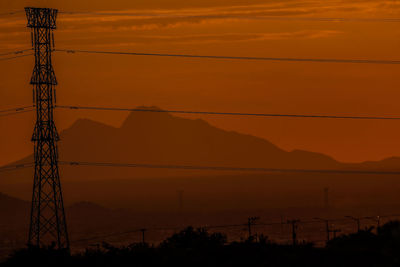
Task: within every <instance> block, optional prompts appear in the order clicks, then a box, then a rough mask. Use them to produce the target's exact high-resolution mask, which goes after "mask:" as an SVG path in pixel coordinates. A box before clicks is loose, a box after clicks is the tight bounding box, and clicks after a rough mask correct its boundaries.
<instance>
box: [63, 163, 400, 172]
mask: <svg viewBox="0 0 400 267" xmlns="http://www.w3.org/2000/svg"><path fill="white" fill-rule="evenodd" d="M59 163H60V164H61V165H71V166H95V167H125V168H146V169H180V170H199V171H205V170H212V171H234V172H274V173H325V174H368V175H400V171H363V170H345V169H343V170H329V169H326V170H324V169H278V168H248V167H222V166H195V165H161V164H142V163H110V162H78V161H60V162H59Z"/></svg>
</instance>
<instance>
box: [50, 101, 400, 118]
mask: <svg viewBox="0 0 400 267" xmlns="http://www.w3.org/2000/svg"><path fill="white" fill-rule="evenodd" d="M56 108H59V109H72V110H97V111H129V112H153V113H177V114H199V115H222V116H254V117H287V118H316V119H353V120H400V117H380V116H341V115H319V114H309V115H306V114H279V113H243V112H214V111H192V110H160V109H143V108H113V107H93V106H68V105H57V106H56Z"/></svg>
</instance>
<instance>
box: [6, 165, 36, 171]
mask: <svg viewBox="0 0 400 267" xmlns="http://www.w3.org/2000/svg"><path fill="white" fill-rule="evenodd" d="M33 166H34V163H24V164H17V165H9V166H5V167H1V168H0V172H8V171H14V170H19V169H26V168H31V167H33Z"/></svg>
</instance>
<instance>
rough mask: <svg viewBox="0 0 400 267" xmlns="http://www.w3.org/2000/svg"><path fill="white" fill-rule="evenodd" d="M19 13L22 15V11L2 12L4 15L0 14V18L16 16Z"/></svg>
mask: <svg viewBox="0 0 400 267" xmlns="http://www.w3.org/2000/svg"><path fill="white" fill-rule="evenodd" d="M19 13H24V11H22V10H15V11H10V12H4V13H0V16H10V15H16V14H19Z"/></svg>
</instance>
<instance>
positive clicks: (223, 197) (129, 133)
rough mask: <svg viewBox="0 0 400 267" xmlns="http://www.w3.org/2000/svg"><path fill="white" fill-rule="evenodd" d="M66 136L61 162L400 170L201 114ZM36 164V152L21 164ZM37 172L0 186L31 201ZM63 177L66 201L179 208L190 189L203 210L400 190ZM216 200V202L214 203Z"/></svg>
mask: <svg viewBox="0 0 400 267" xmlns="http://www.w3.org/2000/svg"><path fill="white" fill-rule="evenodd" d="M142 108H143V107H142ZM150 108H151V109H155V107H150ZM60 136H61V142H60V143H59V151H60V160H62V161H89V162H93V161H94V162H112V163H144V164H173V165H200V166H226V167H266V168H268V167H270V168H301V169H307V168H311V169H348V168H350V169H361V170H369V169H373V170H398V169H400V159H399V158H390V159H386V160H383V161H381V162H365V163H359V164H346V163H341V162H337V161H336V160H334V159H333V158H331V157H329V156H327V155H324V154H320V153H313V152H308V151H300V150H295V151H284V150H282V149H280V148H279V147H277V146H275V145H274V144H272V143H271V142H269V141H267V140H264V139H262V138H258V137H255V136H251V135H245V134H240V133H237V132H232V131H225V130H222V129H218V128H217V127H214V126H212V125H210V124H209V123H207V122H205V121H203V120H200V119H195V120H194V119H187V118H181V117H176V116H172V115H171V114H168V113H157V112H155V113H153V112H132V113H131V114H130V115H129V116H128V117H127V119H126V120H125V122H124V123H123V124H122V126H121V127H120V128H115V127H111V126H108V125H105V124H103V123H100V122H96V121H92V120H88V119H80V120H77V121H76V122H75V123H74V124H73V125H72V126H71V127H70V128H68V129H66V130H65V131H63V132H61V133H60ZM32 161H33V158H32V156H30V157H27V158H25V159H22V160H21V161H19V162H17V163H23V162H32ZM32 176H33V173H32V170H31V169H24V170H19V171H13V172H6V173H2V174H1V179H0V186H1V188H3V189H2V190H3V191H4V192H7V193H10V194H12V195H15V196H19V197H21V198H23V199H29V198H30V195H31V184H32ZM61 177H62V181H63V186H64V193H65V195H66V197H65V199H66V201H67V202H68V203H71V202H78V201H86V200H88V201H92V202H95V203H101V204H103V205H109V206H113V207H114V206H115V207H121V206H123V207H129V208H133V207H134V208H135V209H139V210H146V209H161V210H165V209H170V210H176V207H177V204H176V203H177V195H176V194H177V193H176V192H177V190H180V189H184V190H185V192H187V194H188V197H187V205H188V207H197V208H201V209H204V208H205V206H204V205H208V207H210V208H215V207H218V206H219V204H218V203H220V208H223V207H228V206H230V205H233V204H232V203H236V204H234V206H235V207H245V206H246V205H250V203H251V205H253V206H254V205H264V206H265V205H268V206H273V205H289V204H288V203H295V204H298V205H309V204H312V203H313V202H315V201H317V202H318V203H319V201H320V200H321V199H322V196H321V194H322V193H321V192H322V190H323V188H324V187H327V186H329V187H331V188H332V190H333V191H336V192H335V194H336V196H341V197H342V202H343V201H345V200H346V201H347V202H350V203H356V202H357V201H359V200H360V199H361V196H365V198H366V199H369V201H372V202H373V203H375V202H376V201H375V200H374V199H375V197H377V196H375V195H377V194H382V195H383V196H382V197H381V199H383V198H385V197H387V198H389V197H390V196H391V194H392V193H394V192H395V191H396V190H397V189H396V188H398V185H397V182H396V181H397V180H398V179H397V178H396V177H394V176H393V177H380V176H377V175H375V176H365V175H358V176H357V175H350V176H349V175H347V176H346V175H326V174H325V175H323V174H294V173H291V174H278V173H274V174H254V173H253V174H250V173H245V172H243V173H238V172H218V171H193V170H172V169H143V168H110V167H78V166H61ZM190 177H191V178H190ZM195 177H197V178H195ZM94 181H96V182H94ZM383 181H385V182H383ZM379 190H380V191H379ZM355 192H358V193H357V194H359V197H355V195H354V194H355ZM384 192H386V193H384ZM388 192H390V194H389V193H388ZM189 196H190V197H189ZM367 196H369V197H367ZM212 199H214V204H212V205H210V201H211V200H212ZM222 203H225V204H222ZM343 203H344V202H343Z"/></svg>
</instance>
